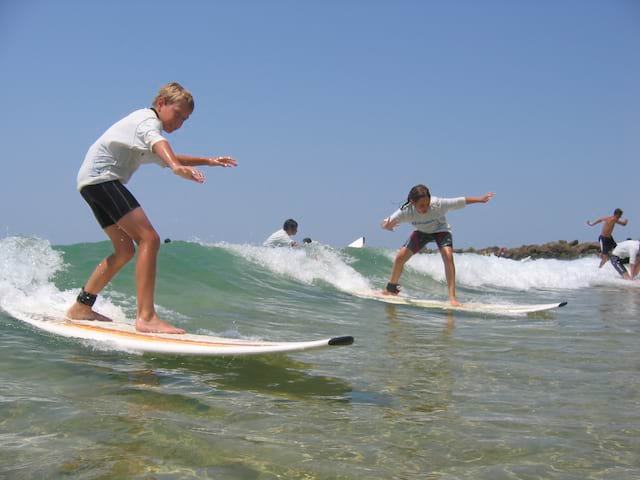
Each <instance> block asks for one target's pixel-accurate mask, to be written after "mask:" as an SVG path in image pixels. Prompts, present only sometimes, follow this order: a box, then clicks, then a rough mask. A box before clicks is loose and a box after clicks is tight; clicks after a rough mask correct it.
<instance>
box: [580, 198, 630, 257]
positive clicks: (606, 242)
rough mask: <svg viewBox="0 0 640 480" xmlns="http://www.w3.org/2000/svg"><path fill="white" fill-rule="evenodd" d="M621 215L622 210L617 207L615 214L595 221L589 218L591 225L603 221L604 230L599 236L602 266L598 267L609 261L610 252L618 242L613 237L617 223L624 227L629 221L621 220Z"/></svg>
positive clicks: (588, 223) (588, 222)
mask: <svg viewBox="0 0 640 480" xmlns="http://www.w3.org/2000/svg"><path fill="white" fill-rule="evenodd" d="M620 217H622V210H620V209H619V208H616V209H615V210H614V211H613V215H610V216H608V217H600V218H598V219H597V220H594V221H593V222H590V221H589V220H587V225H589V226H590V227H593V226H595V225H597V224H599V223H602V231H601V232H600V236H599V237H598V243H600V266H599V267H598V268H602V266H603V265H604V264H605V263H607V260H608V259H609V252H611V250H613V249H614V248H616V245H617V244H616V241H615V240H614V239H613V228H614V227H615V226H616V224H617V225H622V226H623V227H624V226H625V225H626V224H627V223H628V222H629V221H628V220H627V219H624V220H620Z"/></svg>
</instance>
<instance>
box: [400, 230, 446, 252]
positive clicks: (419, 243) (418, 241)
mask: <svg viewBox="0 0 640 480" xmlns="http://www.w3.org/2000/svg"><path fill="white" fill-rule="evenodd" d="M429 242H436V244H437V245H438V248H442V247H453V237H452V235H451V232H436V233H425V232H421V231H420V230H415V231H414V232H413V233H412V234H411V236H410V237H409V240H407V241H406V243H405V244H404V246H405V247H407V248H408V249H409V250H411V251H412V252H413V253H418V252H419V251H420V250H422V249H423V248H424V246H425V245H426V244H427V243H429Z"/></svg>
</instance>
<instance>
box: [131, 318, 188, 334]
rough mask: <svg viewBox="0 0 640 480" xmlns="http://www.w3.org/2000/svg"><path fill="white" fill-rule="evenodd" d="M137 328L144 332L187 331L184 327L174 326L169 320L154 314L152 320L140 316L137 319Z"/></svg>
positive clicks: (179, 332) (178, 332) (177, 332)
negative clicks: (161, 318) (166, 320)
mask: <svg viewBox="0 0 640 480" xmlns="http://www.w3.org/2000/svg"><path fill="white" fill-rule="evenodd" d="M136 330H137V331H139V332H142V333H175V334H181V333H185V330H183V329H182V328H178V327H174V326H173V325H171V324H170V323H169V322H165V321H164V320H160V319H159V318H158V316H157V315H154V316H153V318H152V319H151V320H143V319H142V318H140V317H138V319H137V320H136Z"/></svg>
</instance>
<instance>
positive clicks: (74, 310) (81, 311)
mask: <svg viewBox="0 0 640 480" xmlns="http://www.w3.org/2000/svg"><path fill="white" fill-rule="evenodd" d="M66 317H67V318H68V319H70V320H91V321H97V322H112V321H113V320H111V319H110V318H109V317H105V316H104V315H102V314H100V313H98V312H96V311H94V310H93V308H91V307H90V306H89V305H85V304H83V303H78V302H75V303H74V304H73V305H71V308H69V310H67V313H66Z"/></svg>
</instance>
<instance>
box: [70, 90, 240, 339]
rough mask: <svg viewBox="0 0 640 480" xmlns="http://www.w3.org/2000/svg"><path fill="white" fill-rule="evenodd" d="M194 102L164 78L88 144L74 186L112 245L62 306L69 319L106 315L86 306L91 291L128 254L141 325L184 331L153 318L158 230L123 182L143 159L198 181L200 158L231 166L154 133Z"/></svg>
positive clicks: (168, 127)
mask: <svg viewBox="0 0 640 480" xmlns="http://www.w3.org/2000/svg"><path fill="white" fill-rule="evenodd" d="M193 109H194V101H193V96H192V95H191V93H189V91H187V90H186V89H185V88H183V87H182V86H181V85H180V84H179V83H175V82H172V83H168V84H166V85H164V86H163V87H162V88H161V89H160V91H159V92H158V94H157V95H156V98H155V99H154V101H153V107H151V108H143V109H140V110H136V111H135V112H133V113H131V114H129V115H128V116H126V117H125V118H123V119H122V120H120V121H118V122H116V123H115V124H113V125H112V126H111V127H109V129H108V130H107V131H106V132H105V133H104V134H102V136H101V137H100V138H98V140H97V141H96V142H95V143H94V144H93V145H91V147H90V148H89V151H88V152H87V154H86V156H85V159H84V162H83V163H82V166H81V167H80V171H79V172H78V190H79V192H80V194H81V195H82V197H83V198H84V199H85V201H86V202H87V203H88V204H89V206H90V207H91V210H92V211H93V213H94V215H95V217H96V219H97V221H98V223H99V224H100V226H101V227H102V229H103V230H104V232H105V233H106V235H107V237H109V239H110V240H111V243H112V244H113V249H114V252H113V253H112V254H111V255H109V256H108V257H107V258H105V259H104V260H102V262H100V264H99V265H98V266H97V267H96V269H95V270H94V271H93V273H92V274H91V276H90V277H89V279H88V280H87V282H86V284H85V286H84V287H83V288H82V291H81V292H80V294H79V295H78V298H77V300H76V302H75V303H74V304H73V305H72V306H71V307H70V308H69V310H68V311H67V317H69V318H71V319H77V320H79V319H83V320H99V321H111V320H110V319H109V318H107V317H105V316H104V315H101V314H100V313H98V312H96V311H95V310H93V304H94V303H95V301H96V297H97V295H98V293H100V291H101V290H102V289H103V288H104V287H105V286H106V285H107V284H108V283H109V282H110V281H111V279H112V278H113V277H114V276H115V275H116V274H117V273H118V272H119V271H120V269H122V267H124V265H126V264H127V263H128V262H129V261H130V260H131V259H132V258H133V256H134V254H135V246H134V244H137V245H138V258H137V261H136V273H135V275H136V289H137V297H138V312H137V317H136V323H135V326H136V329H137V330H138V331H140V332H161V333H184V330H182V329H180V328H176V327H174V326H173V325H171V324H169V323H168V322H166V321H164V320H162V319H161V318H159V317H158V315H157V313H156V311H155V306H154V291H155V282H156V258H157V254H158V249H159V248H160V237H159V236H158V233H157V232H156V231H155V229H154V228H153V226H152V225H151V222H150V221H149V219H148V218H147V216H146V214H145V212H144V210H143V209H142V207H141V206H140V204H139V203H138V201H137V200H136V199H135V197H134V196H133V195H132V194H131V192H129V190H128V189H127V188H126V187H125V186H124V184H125V183H127V182H128V181H129V179H130V178H131V176H132V175H133V173H134V172H135V171H136V170H137V169H138V167H140V165H142V164H145V163H156V164H158V165H160V166H162V167H169V168H170V169H171V171H172V172H173V173H174V174H176V175H178V176H180V177H182V178H184V179H187V180H192V181H194V182H197V183H203V182H204V175H203V174H202V172H200V171H199V170H197V169H196V168H194V167H195V166H199V165H208V166H221V167H231V166H236V165H237V162H236V161H235V160H234V159H233V158H230V157H217V158H210V157H192V156H188V155H176V154H175V153H174V152H173V150H172V149H171V146H170V145H169V142H167V140H165V138H164V137H163V136H162V134H161V132H162V131H163V130H164V131H165V132H167V133H171V132H174V131H176V130H178V129H179V128H180V127H181V126H182V124H183V123H184V122H185V121H186V120H187V119H188V118H189V116H190V115H191V113H192V112H193Z"/></svg>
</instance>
